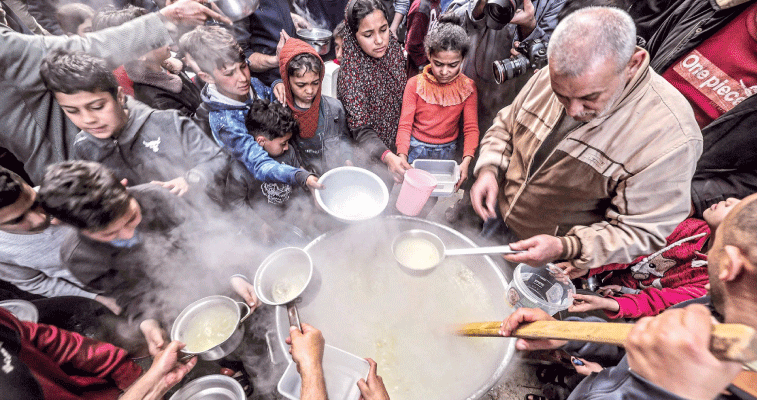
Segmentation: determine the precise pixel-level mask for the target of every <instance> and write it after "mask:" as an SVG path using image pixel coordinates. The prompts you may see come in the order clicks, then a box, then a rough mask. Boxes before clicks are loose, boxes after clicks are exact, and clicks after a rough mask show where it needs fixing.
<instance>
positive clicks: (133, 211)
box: [81, 199, 142, 243]
mask: <svg viewBox="0 0 757 400" xmlns="http://www.w3.org/2000/svg"><path fill="white" fill-rule="evenodd" d="M140 222H142V209H140V208H139V203H137V200H135V199H131V202H129V208H128V209H127V210H126V212H125V213H124V214H123V215H122V216H120V217H118V218H116V219H115V220H114V221H112V222H111V223H110V224H108V226H106V227H105V228H103V229H101V230H99V231H90V230H86V229H83V230H82V231H81V233H82V234H83V235H84V236H87V237H88V238H90V239H92V240H95V241H98V242H104V243H107V242H110V241H112V240H116V239H120V240H129V239H131V238H133V237H134V233H135V232H136V229H137V226H138V225H139V223H140Z"/></svg>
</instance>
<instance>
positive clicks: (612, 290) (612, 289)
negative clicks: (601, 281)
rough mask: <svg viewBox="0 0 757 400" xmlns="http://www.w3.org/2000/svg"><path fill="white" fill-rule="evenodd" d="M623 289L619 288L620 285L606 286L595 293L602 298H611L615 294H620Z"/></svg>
mask: <svg viewBox="0 0 757 400" xmlns="http://www.w3.org/2000/svg"><path fill="white" fill-rule="evenodd" d="M622 289H623V288H622V287H620V285H607V286H602V287H600V288H599V290H597V293H599V294H601V295H602V296H612V295H614V294H616V293H622V292H621V290H622Z"/></svg>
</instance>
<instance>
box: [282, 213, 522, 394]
mask: <svg viewBox="0 0 757 400" xmlns="http://www.w3.org/2000/svg"><path fill="white" fill-rule="evenodd" d="M409 229H424V230H427V231H430V232H432V233H434V234H436V235H438V236H439V237H440V238H441V239H442V240H443V241H444V243H445V244H448V245H449V246H450V247H455V248H464V247H475V244H474V243H473V242H472V241H471V240H470V239H468V238H467V237H465V236H464V235H462V234H460V233H459V232H457V231H455V230H452V229H450V228H447V227H445V226H442V225H439V224H435V223H432V222H428V221H425V220H421V219H416V218H408V217H388V218H384V219H378V220H377V219H374V220H372V221H367V222H363V223H359V224H355V225H349V226H347V227H346V228H345V229H343V230H341V231H335V232H330V233H327V234H325V235H322V236H320V237H319V238H317V239H315V240H314V241H313V242H311V243H310V244H309V245H308V246H306V247H305V250H306V251H307V252H308V254H310V256H311V257H312V259H313V263H314V272H313V278H312V280H311V282H310V284H309V285H308V287H307V289H306V290H305V291H304V292H303V293H302V295H301V296H300V298H301V299H302V302H301V303H300V304H299V309H300V317H301V318H302V320H303V321H304V322H307V323H309V324H312V325H314V326H315V327H317V328H318V329H320V330H321V331H323V335H324V337H325V338H326V342H327V343H328V344H330V345H332V346H335V347H338V348H340V349H343V350H345V351H348V352H350V353H352V354H355V355H358V356H361V357H371V358H373V359H375V360H376V361H377V362H378V364H379V367H378V368H379V373H380V374H381V375H382V377H383V379H384V383H385V384H386V386H387V390H388V391H389V395H390V397H391V398H392V400H403V399H435V400H445V399H449V400H461V399H478V398H480V397H482V396H483V395H484V394H485V393H486V392H487V391H488V390H489V389H490V388H491V387H492V386H494V385H495V384H496V383H497V382H498V381H499V380H500V378H501V377H502V375H503V374H504V372H505V369H506V367H507V365H508V363H509V361H510V359H511V357H512V356H513V353H514V351H515V349H514V341H513V340H512V339H505V338H488V339H483V340H481V338H463V337H456V336H454V335H453V334H452V331H453V327H454V325H456V324H459V323H465V322H473V321H490V320H491V321H496V320H502V319H503V318H504V317H505V316H507V315H509V314H510V313H511V312H512V310H513V309H512V307H511V306H510V305H509V304H508V303H507V302H506V300H505V296H504V294H505V289H506V287H507V280H506V279H505V276H504V274H503V273H502V271H501V270H500V268H499V267H498V266H497V264H496V263H495V262H494V261H493V260H492V259H491V258H490V257H488V256H469V257H450V258H448V259H446V260H444V262H442V263H441V264H439V266H438V267H437V268H436V269H434V270H433V271H432V272H431V273H429V274H428V275H424V276H412V275H410V274H407V273H406V272H405V271H404V270H403V269H401V268H400V267H399V265H398V264H397V262H396V261H395V260H394V256H393V254H392V248H391V244H392V240H393V238H394V237H395V236H397V235H398V234H399V233H400V232H403V231H406V230H409ZM276 312H277V314H276V324H277V332H278V337H279V339H280V342H281V346H282V347H281V348H282V351H283V352H284V353H285V354H287V350H288V349H287V347H288V346H286V345H285V344H284V343H283V341H284V339H285V338H286V337H287V336H288V335H289V321H288V318H287V315H286V312H285V310H283V309H281V308H280V309H278V310H277V311H276Z"/></svg>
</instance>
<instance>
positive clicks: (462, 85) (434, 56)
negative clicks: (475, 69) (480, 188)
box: [397, 17, 478, 191]
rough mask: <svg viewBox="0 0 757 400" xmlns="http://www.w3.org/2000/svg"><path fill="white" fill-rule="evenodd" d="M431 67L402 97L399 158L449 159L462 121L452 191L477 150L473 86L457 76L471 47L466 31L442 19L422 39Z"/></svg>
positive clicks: (463, 176)
mask: <svg viewBox="0 0 757 400" xmlns="http://www.w3.org/2000/svg"><path fill="white" fill-rule="evenodd" d="M424 46H425V48H426V55H427V56H428V60H429V61H430V64H429V65H427V66H426V67H425V68H424V69H423V72H421V73H420V74H418V75H416V76H414V77H412V78H410V80H408V82H407V86H406V87H405V94H404V96H403V98H402V114H401V116H400V123H399V128H398V129H397V154H399V156H400V157H402V158H404V159H405V160H406V161H407V162H408V163H412V162H413V161H414V160H416V159H419V158H420V159H438V160H452V159H454V158H455V155H456V152H457V137H458V135H459V134H460V119H461V118H462V120H463V124H462V126H463V139H464V140H463V158H462V163H461V164H460V180H458V182H457V184H456V185H455V191H457V189H458V188H459V187H460V185H462V184H463V182H465V180H466V179H467V178H468V166H469V165H470V162H471V160H472V159H473V155H474V154H475V152H476V147H477V146H478V119H477V115H476V112H477V111H476V102H477V101H478V99H477V94H476V85H475V84H474V83H473V80H471V79H470V78H468V77H467V76H465V75H463V74H462V73H461V72H460V69H461V66H462V63H463V59H464V58H465V56H466V55H467V54H468V50H469V49H470V42H469V40H468V35H467V34H466V33H465V30H464V29H463V28H462V27H461V26H458V25H456V24H454V23H451V22H446V21H445V18H444V17H442V18H441V19H440V20H439V23H437V24H436V25H435V26H434V27H432V28H431V29H430V30H429V32H428V34H427V35H426V39H425V40H424Z"/></svg>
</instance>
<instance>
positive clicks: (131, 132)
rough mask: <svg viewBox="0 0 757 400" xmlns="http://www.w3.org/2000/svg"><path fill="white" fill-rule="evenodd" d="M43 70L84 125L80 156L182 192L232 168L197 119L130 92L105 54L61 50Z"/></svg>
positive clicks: (122, 175) (134, 181)
mask: <svg viewBox="0 0 757 400" xmlns="http://www.w3.org/2000/svg"><path fill="white" fill-rule="evenodd" d="M40 72H41V74H42V78H43V80H44V81H45V85H46V86H47V88H48V89H49V90H51V91H52V92H53V93H54V95H55V98H56V100H57V101H58V103H59V104H60V106H61V108H62V109H63V111H64V113H65V114H66V116H67V117H68V118H69V119H70V120H71V122H73V123H74V124H75V125H76V126H77V127H79V128H80V129H81V130H82V131H81V132H79V134H78V135H77V136H76V139H75V141H74V146H73V147H74V151H73V153H74V158H76V159H82V160H90V161H97V162H99V163H102V164H103V165H105V166H107V167H108V168H110V169H111V170H113V171H114V172H115V174H116V176H117V177H118V178H119V179H126V180H127V181H128V184H129V185H139V184H143V183H154V184H158V185H161V186H163V187H165V188H167V189H169V190H171V192H172V193H174V194H177V195H179V196H181V195H183V194H185V193H186V192H187V191H189V189H190V187H200V188H204V187H205V186H207V185H208V184H211V183H214V182H215V176H216V174H220V173H223V172H224V170H225V169H226V167H227V164H228V159H227V158H226V157H225V156H224V155H223V153H222V152H221V149H220V148H219V147H218V146H217V145H216V144H215V143H213V142H212V141H211V140H210V139H209V138H208V137H207V136H205V135H204V134H203V132H202V130H200V128H199V127H197V125H195V123H194V122H192V120H190V119H188V118H185V117H182V116H180V115H179V113H178V112H176V111H173V110H166V111H159V110H154V109H152V108H149V107H147V106H145V105H144V104H142V103H140V102H138V101H136V100H133V99H131V98H127V97H126V96H125V95H124V93H123V90H122V89H121V87H119V86H118V83H117V82H116V79H115V77H114V76H113V73H112V72H111V71H110V69H109V68H108V67H107V64H106V63H105V61H104V60H102V59H99V58H96V57H93V56H90V55H88V54H86V53H82V52H74V53H66V52H62V51H60V52H55V53H52V54H50V55H49V56H48V57H47V58H45V60H44V61H43V62H42V66H41V68H40Z"/></svg>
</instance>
